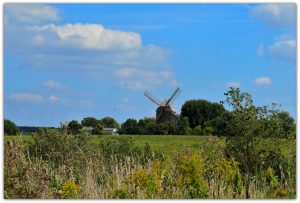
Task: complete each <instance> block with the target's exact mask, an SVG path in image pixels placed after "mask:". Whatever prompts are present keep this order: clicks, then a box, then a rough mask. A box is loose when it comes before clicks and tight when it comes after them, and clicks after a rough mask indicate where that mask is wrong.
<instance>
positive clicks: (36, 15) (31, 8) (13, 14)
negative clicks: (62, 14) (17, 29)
mask: <svg viewBox="0 0 300 203" xmlns="http://www.w3.org/2000/svg"><path fill="white" fill-rule="evenodd" d="M4 18H5V21H6V22H7V21H8V22H10V21H17V22H25V23H38V22H42V21H57V20H59V15H58V11H57V10H56V9H55V8H54V7H52V6H48V5H46V4H30V3H27V4H22V3H19V4H18V3H12V4H10V3H7V4H5V5H4Z"/></svg>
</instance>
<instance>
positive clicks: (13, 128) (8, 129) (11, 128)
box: [4, 119, 19, 135]
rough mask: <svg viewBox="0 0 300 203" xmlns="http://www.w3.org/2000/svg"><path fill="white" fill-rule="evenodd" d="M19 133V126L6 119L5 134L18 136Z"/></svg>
mask: <svg viewBox="0 0 300 203" xmlns="http://www.w3.org/2000/svg"><path fill="white" fill-rule="evenodd" d="M18 132H19V128H18V127H17V125H16V124H15V123H14V122H12V121H11V120H6V119H4V134H7V135H17V134H18Z"/></svg>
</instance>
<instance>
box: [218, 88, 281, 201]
mask: <svg viewBox="0 0 300 203" xmlns="http://www.w3.org/2000/svg"><path fill="white" fill-rule="evenodd" d="M225 96H226V100H225V101H224V102H225V103H226V104H228V105H229V106H230V107H231V108H232V109H233V111H232V113H231V118H230V120H229V121H228V125H227V126H226V134H227V137H226V145H227V153H228V154H229V156H231V157H234V158H236V159H237V161H239V162H240V163H241V164H242V165H241V167H242V168H241V169H242V172H243V173H244V179H245V180H244V183H245V186H246V198H247V199H248V198H250V187H249V186H250V176H251V175H253V174H254V173H255V170H256V169H257V168H258V167H259V166H258V165H259V164H260V162H259V160H260V159H261V158H260V152H259V151H258V149H257V144H258V143H259V139H257V138H258V137H264V136H278V135H277V134H276V133H280V132H281V126H280V125H279V124H278V119H274V118H277V115H278V110H275V107H276V104H272V105H273V107H272V108H271V109H269V108H268V107H267V106H263V107H256V106H254V104H253V100H252V97H251V95H250V94H248V93H242V92H240V89H239V88H232V87H231V88H230V90H229V91H228V92H227V93H225Z"/></svg>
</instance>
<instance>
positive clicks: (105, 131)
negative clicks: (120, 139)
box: [103, 128, 119, 135]
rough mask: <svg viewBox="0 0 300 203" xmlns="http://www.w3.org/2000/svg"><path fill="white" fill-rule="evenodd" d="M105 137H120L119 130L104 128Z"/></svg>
mask: <svg viewBox="0 0 300 203" xmlns="http://www.w3.org/2000/svg"><path fill="white" fill-rule="evenodd" d="M103 130H104V135H119V133H118V129H117V128H104V129H103Z"/></svg>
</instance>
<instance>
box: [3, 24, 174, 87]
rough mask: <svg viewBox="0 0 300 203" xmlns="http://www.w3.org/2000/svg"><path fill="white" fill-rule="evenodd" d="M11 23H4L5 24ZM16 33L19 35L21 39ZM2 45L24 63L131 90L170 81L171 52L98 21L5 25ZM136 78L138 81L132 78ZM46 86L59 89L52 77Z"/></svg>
mask: <svg viewBox="0 0 300 203" xmlns="http://www.w3.org/2000/svg"><path fill="white" fill-rule="evenodd" d="M9 26H10V25H6V28H7V27H9ZM19 33H22V35H23V36H24V37H22V38H20V36H19ZM5 35H6V36H7V37H6V38H5V43H4V44H5V45H4V46H5V49H6V50H9V51H12V52H14V53H16V54H20V55H21V56H22V57H23V66H24V67H28V68H32V69H35V70H38V71H51V72H55V73H59V74H62V75H64V74H65V75H68V76H70V77H71V76H72V75H76V74H78V75H80V76H81V77H88V78H89V79H92V80H94V81H106V82H108V81H109V82H113V83H115V84H117V83H121V84H122V86H123V87H124V83H125V82H127V81H128V80H129V79H130V81H131V83H132V84H131V83H130V84H129V86H130V87H131V89H141V88H142V87H148V86H150V85H163V84H165V85H168V84H169V82H170V81H171V80H174V74H173V72H172V71H171V68H170V64H169V63H168V60H167V58H168V57H169V56H170V54H171V52H170V51H169V50H166V49H164V48H161V47H158V46H155V45H153V44H146V45H144V44H143V43H142V38H141V36H140V34H139V33H133V32H126V31H121V30H111V29H107V28H104V27H103V26H102V25H101V24H79V23H75V24H63V25H54V24H47V25H36V26H31V25H30V26H28V25H27V26H25V27H22V26H18V27H14V29H5ZM132 81H138V82H132ZM44 86H46V87H49V88H61V87H63V86H62V85H61V84H59V83H57V82H55V81H48V82H45V84H44Z"/></svg>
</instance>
